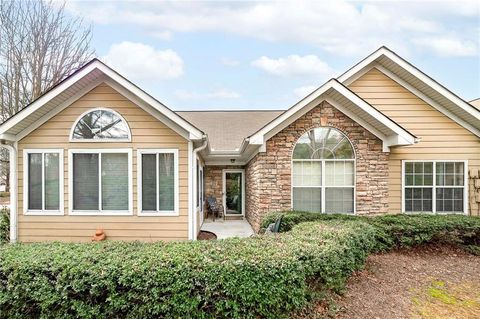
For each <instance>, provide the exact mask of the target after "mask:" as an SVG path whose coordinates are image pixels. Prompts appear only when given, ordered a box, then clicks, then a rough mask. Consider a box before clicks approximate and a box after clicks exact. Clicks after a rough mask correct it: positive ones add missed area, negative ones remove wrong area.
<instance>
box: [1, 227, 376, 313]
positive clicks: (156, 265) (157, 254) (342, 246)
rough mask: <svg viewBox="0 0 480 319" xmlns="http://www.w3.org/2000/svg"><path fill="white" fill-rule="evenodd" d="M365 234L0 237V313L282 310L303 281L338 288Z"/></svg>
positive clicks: (306, 295) (353, 230) (302, 289)
mask: <svg viewBox="0 0 480 319" xmlns="http://www.w3.org/2000/svg"><path fill="white" fill-rule="evenodd" d="M374 235H375V230H374V227H372V226H371V225H368V224H366V223H362V222H339V221H330V222H325V223H303V224H301V225H297V226H295V227H293V229H292V230H291V231H290V232H287V233H284V234H279V235H274V236H258V237H253V238H246V239H228V240H223V241H201V242H177V243H149V244H145V243H122V242H104V243H89V244H66V243H49V244H47V243H45V244H14V245H3V246H2V247H0V310H1V317H2V318H39V317H40V318H180V317H185V318H259V317H261V318H279V317H286V316H288V314H289V312H290V311H292V310H294V309H298V308H301V307H302V306H304V305H305V304H306V303H307V302H308V301H309V300H310V298H311V297H312V296H313V291H314V289H312V288H314V287H312V284H311V283H312V282H315V283H317V284H318V283H319V284H321V285H322V286H323V287H326V288H337V289H338V288H341V287H342V285H343V284H344V282H345V278H346V277H347V276H348V275H349V274H350V273H351V272H352V271H354V270H356V269H358V268H360V267H362V266H363V265H364V262H365V258H366V257H367V255H368V253H369V252H370V251H371V249H372V248H373V247H374V244H375V239H374ZM317 288H318V287H317Z"/></svg>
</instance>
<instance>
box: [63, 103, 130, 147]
mask: <svg viewBox="0 0 480 319" xmlns="http://www.w3.org/2000/svg"><path fill="white" fill-rule="evenodd" d="M71 139H72V140H73V141H82V140H88V141H115V142H118V141H130V129H129V127H128V125H127V122H125V120H124V119H123V118H122V116H121V115H120V114H118V113H117V112H115V111H112V110H108V109H95V110H91V111H89V112H87V113H84V114H82V115H81V116H80V117H79V119H78V120H77V121H76V122H75V125H74V126H73V128H72V134H71Z"/></svg>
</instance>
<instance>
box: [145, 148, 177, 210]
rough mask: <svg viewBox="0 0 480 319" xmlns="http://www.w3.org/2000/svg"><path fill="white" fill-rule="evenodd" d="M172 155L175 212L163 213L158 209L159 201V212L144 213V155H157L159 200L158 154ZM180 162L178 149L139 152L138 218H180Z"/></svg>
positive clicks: (146, 149)
mask: <svg viewBox="0 0 480 319" xmlns="http://www.w3.org/2000/svg"><path fill="white" fill-rule="evenodd" d="M163 153H170V154H173V167H174V182H173V183H174V184H173V188H174V197H173V198H174V204H173V207H174V208H173V211H162V210H159V208H158V205H159V203H158V200H157V210H156V211H143V208H142V207H143V203H142V170H143V168H142V155H143V154H151V155H155V158H156V163H157V164H156V167H157V170H156V173H157V179H156V180H157V188H156V195H155V196H156V198H158V191H159V188H158V187H159V174H158V173H159V172H158V154H163ZM178 167H179V160H178V149H176V148H160V149H159V148H157V149H148V148H142V149H138V150H137V216H139V217H167V216H170V217H171V216H179V215H180V210H179V206H180V205H179V175H178V174H179V168H178Z"/></svg>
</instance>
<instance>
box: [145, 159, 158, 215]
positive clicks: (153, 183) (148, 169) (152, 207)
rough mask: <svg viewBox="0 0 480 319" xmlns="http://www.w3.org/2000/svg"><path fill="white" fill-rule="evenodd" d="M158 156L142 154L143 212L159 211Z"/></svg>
mask: <svg viewBox="0 0 480 319" xmlns="http://www.w3.org/2000/svg"><path fill="white" fill-rule="evenodd" d="M157 175H158V174H157V155H156V154H142V210H143V211H156V210H157Z"/></svg>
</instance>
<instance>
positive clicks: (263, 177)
mask: <svg viewBox="0 0 480 319" xmlns="http://www.w3.org/2000/svg"><path fill="white" fill-rule="evenodd" d="M322 126H323V127H325V126H330V127H334V128H336V129H338V130H340V131H342V132H343V133H344V134H345V135H347V137H348V138H349V139H350V141H351V142H352V144H353V147H354V148H355V153H356V213H357V214H359V215H364V214H384V213H387V212H388V153H384V152H383V151H382V141H381V140H380V139H378V138H377V137H376V136H375V135H373V134H372V133H370V132H369V131H367V130H366V129H365V128H363V127H362V126H360V125H359V124H357V123H356V122H355V121H353V120H352V119H350V118H349V117H347V116H346V115H345V114H343V113H342V112H340V111H338V110H337V109H336V108H334V107H333V106H331V105H330V104H328V103H327V102H322V103H321V104H320V105H319V106H317V107H315V108H313V109H312V110H311V111H309V112H308V113H306V114H305V115H303V116H302V117H300V118H299V119H298V120H296V121H295V122H294V123H292V124H290V125H289V126H288V127H286V128H285V129H283V130H282V131H281V132H279V133H277V134H276V135H275V136H273V137H272V138H270V139H269V140H268V141H267V145H266V152H264V153H259V154H257V155H256V156H255V157H254V158H253V159H252V160H251V161H250V162H249V163H248V164H247V166H246V174H245V175H246V193H247V194H246V202H245V209H246V217H247V219H248V221H249V222H250V224H251V225H252V226H253V228H254V229H255V230H256V231H258V229H259V227H260V220H261V217H262V216H263V215H264V214H266V213H267V212H271V211H280V210H288V209H291V162H292V152H293V148H294V146H295V143H296V141H297V140H298V138H300V136H302V135H303V134H304V133H305V132H307V131H308V130H310V129H312V128H315V127H322ZM220 183H221V177H220ZM220 189H221V184H220ZM220 192H221V191H220Z"/></svg>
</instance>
